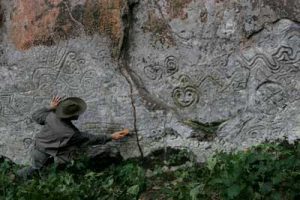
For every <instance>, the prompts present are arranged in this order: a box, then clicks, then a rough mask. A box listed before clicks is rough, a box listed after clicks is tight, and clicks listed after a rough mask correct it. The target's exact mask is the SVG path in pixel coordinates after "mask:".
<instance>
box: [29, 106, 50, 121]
mask: <svg viewBox="0 0 300 200" xmlns="http://www.w3.org/2000/svg"><path fill="white" fill-rule="evenodd" d="M52 111H53V109H50V108H41V109H39V110H36V111H35V112H34V113H33V114H32V119H33V121H35V122H36V123H38V124H40V125H45V120H46V117H47V116H48V114H49V113H50V112H52Z"/></svg>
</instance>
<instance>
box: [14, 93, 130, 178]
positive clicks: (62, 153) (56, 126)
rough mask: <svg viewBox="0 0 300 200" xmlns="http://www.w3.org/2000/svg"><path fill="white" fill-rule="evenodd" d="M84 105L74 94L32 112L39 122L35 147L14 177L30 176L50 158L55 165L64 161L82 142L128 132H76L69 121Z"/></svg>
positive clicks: (99, 141)
mask: <svg viewBox="0 0 300 200" xmlns="http://www.w3.org/2000/svg"><path fill="white" fill-rule="evenodd" d="M86 107H87V105H86V103H85V102H84V101H83V100H82V99H80V98H77V97H70V98H67V99H64V100H61V98H60V97H53V99H52V100H51V102H50V107H49V108H42V109H39V110H37V111H35V112H34V113H33V115H32V118H33V120H34V121H35V122H37V123H38V124H40V125H43V128H42V130H41V131H40V132H39V133H38V134H37V135H36V137H35V146H34V149H33V150H32V154H31V159H32V165H31V166H30V167H25V168H23V169H21V170H19V171H18V176H20V177H23V178H27V177H30V176H31V175H32V174H33V173H34V172H35V171H37V170H40V169H41V168H42V167H43V166H45V164H46V163H47V161H48V160H49V159H50V158H51V157H53V158H54V162H55V163H57V164H65V163H68V162H69V161H70V160H71V159H72V154H73V152H74V151H75V150H76V149H78V147H80V146H81V145H83V144H85V145H89V144H105V143H107V142H109V141H111V140H119V139H121V138H123V137H125V136H126V135H127V134H128V129H124V130H123V131H119V132H116V133H113V134H112V135H110V136H107V135H92V134H89V133H85V132H80V131H79V130H78V129H77V128H76V127H75V125H74V124H73V123H72V120H77V119H78V118H79V116H80V115H81V114H82V113H84V111H85V110H86Z"/></svg>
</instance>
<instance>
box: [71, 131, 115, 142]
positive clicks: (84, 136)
mask: <svg viewBox="0 0 300 200" xmlns="http://www.w3.org/2000/svg"><path fill="white" fill-rule="evenodd" d="M110 140H112V137H111V136H110V135H105V134H101V135H93V134H90V133H87V132H77V133H75V134H74V135H73V136H72V138H71V141H70V143H73V144H77V145H94V144H105V143H107V142H108V141H110Z"/></svg>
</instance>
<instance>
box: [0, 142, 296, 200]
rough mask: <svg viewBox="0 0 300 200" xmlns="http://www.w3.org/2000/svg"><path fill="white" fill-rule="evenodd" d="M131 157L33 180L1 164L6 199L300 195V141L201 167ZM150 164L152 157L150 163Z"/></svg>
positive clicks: (50, 171)
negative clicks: (21, 177) (99, 167)
mask: <svg viewBox="0 0 300 200" xmlns="http://www.w3.org/2000/svg"><path fill="white" fill-rule="evenodd" d="M176 154H178V155H179V158H176V156H174V155H172V156H168V158H166V159H169V160H167V162H155V164H153V165H151V168H149V166H150V165H148V164H140V163H139V162H138V161H126V162H124V163H122V164H120V165H115V166H110V167H108V168H106V169H104V170H91V169H90V168H89V166H87V164H86V163H88V162H86V160H85V159H81V160H79V161H76V162H73V163H71V164H70V165H69V166H67V167H66V168H65V169H64V170H61V169H58V168H56V167H55V166H51V167H48V168H47V169H46V170H45V171H43V172H41V173H40V175H37V176H35V177H34V178H33V179H31V180H26V181H24V180H17V179H15V178H14V176H13V173H14V172H15V170H16V169H17V166H15V165H13V164H12V163H9V162H8V161H3V162H2V163H1V164H0V199H14V200H15V199H30V200H34V199H64V200H68V199H72V200H73V199H89V200H90V199H101V200H105V199H121V200H126V199H130V200H133V199H144V200H146V199H155V200H157V199H182V200H185V199H191V200H196V199H243V200H244V199H272V200H273V199H300V143H299V142H296V143H295V144H293V145H291V144H288V143H286V142H281V143H268V144H263V145H259V146H257V147H253V148H251V149H249V150H246V151H241V152H237V153H232V154H225V153H218V154H217V155H215V156H214V157H211V158H210V159H209V160H208V161H207V163H206V164H203V165H201V166H199V165H197V164H192V166H189V165H186V166H180V167H177V166H176V167H174V165H175V164H176V163H177V162H179V164H181V163H182V162H183V160H184V162H186V160H185V158H184V157H185V156H186V155H187V154H186V152H183V153H182V152H181V153H178V152H177V153H176ZM147 162H149V160H148V161H147Z"/></svg>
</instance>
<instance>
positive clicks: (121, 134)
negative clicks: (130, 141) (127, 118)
mask: <svg viewBox="0 0 300 200" xmlns="http://www.w3.org/2000/svg"><path fill="white" fill-rule="evenodd" d="M128 133H129V130H128V128H125V129H124V130H122V131H118V132H115V133H113V134H112V135H111V137H112V139H113V140H119V139H122V138H123V137H125V136H126V135H128Z"/></svg>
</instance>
